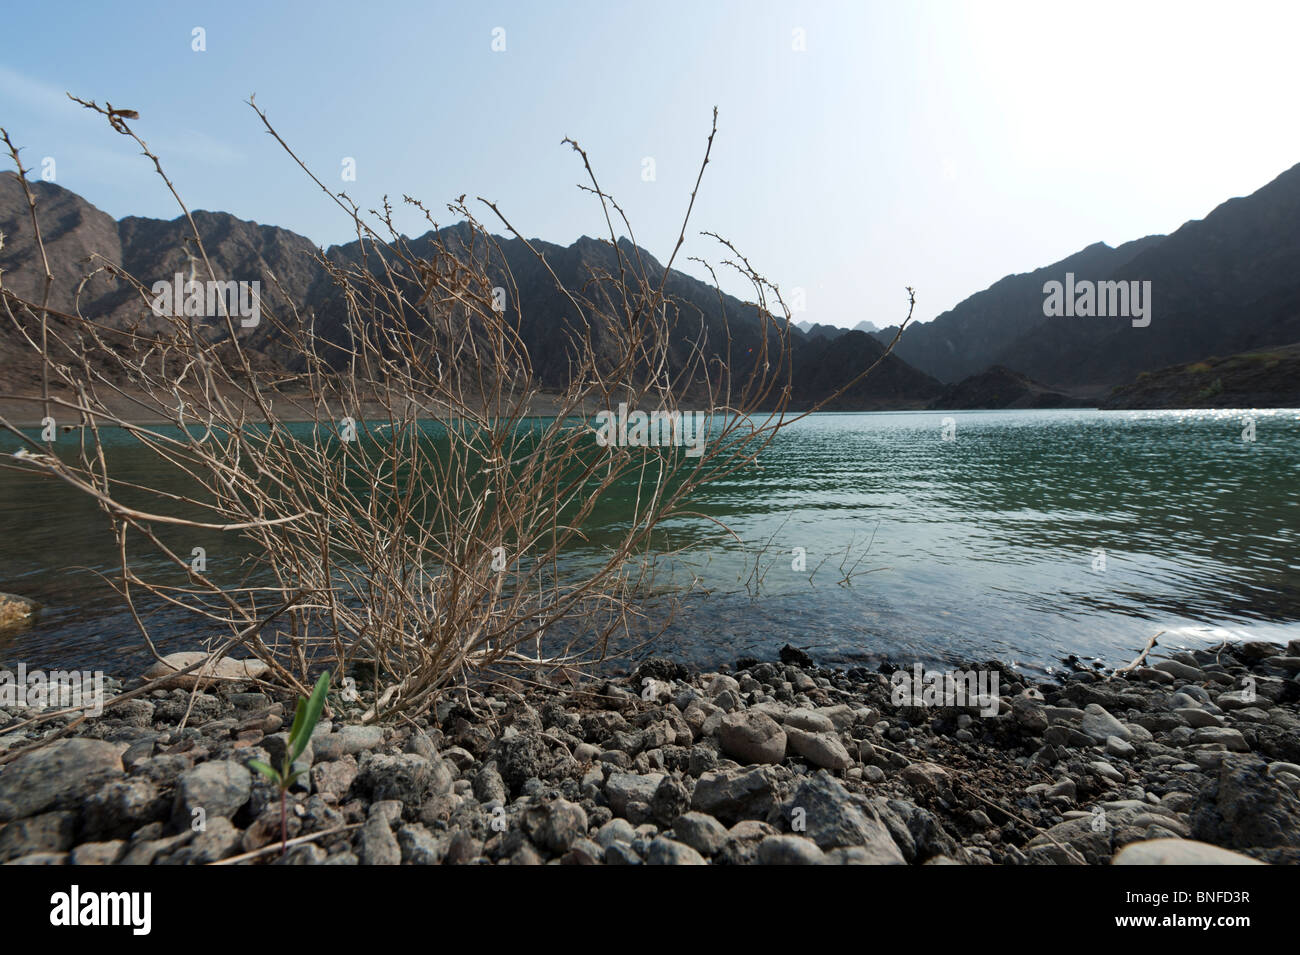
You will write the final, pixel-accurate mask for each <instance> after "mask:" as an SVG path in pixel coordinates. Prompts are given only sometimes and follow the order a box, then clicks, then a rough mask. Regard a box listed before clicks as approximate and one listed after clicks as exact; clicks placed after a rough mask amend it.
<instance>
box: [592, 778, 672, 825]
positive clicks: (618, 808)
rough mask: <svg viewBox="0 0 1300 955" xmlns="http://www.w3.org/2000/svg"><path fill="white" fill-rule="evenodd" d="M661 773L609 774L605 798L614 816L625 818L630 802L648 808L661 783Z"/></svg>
mask: <svg viewBox="0 0 1300 955" xmlns="http://www.w3.org/2000/svg"><path fill="white" fill-rule="evenodd" d="M663 778H664V776H663V773H649V774H647V775H645V776H640V775H637V774H635V773H610V774H609V779H607V780H605V798H606V799H608V800H609V805H610V808H611V809H613V810H614V814H615V815H616V816H626V815H627V807H628V803H630V802H639V803H644V804H645V805H646V806H649V804H650V801H651V800H652V799H653V798H654V794H655V790H656V789H658V788H659V783H661V782H662V781H663Z"/></svg>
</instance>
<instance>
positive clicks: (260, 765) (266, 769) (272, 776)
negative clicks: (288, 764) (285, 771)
mask: <svg viewBox="0 0 1300 955" xmlns="http://www.w3.org/2000/svg"><path fill="white" fill-rule="evenodd" d="M248 765H249V767H250V768H251V769H255V770H257V771H258V772H259V773H261V774H262V775H263V776H265V777H266V778H267V779H269V780H271V782H273V783H275V784H276V785H277V786H279V785H280V772H279V770H277V769H274V768H272V767H270V766H268V765H266V763H264V762H262V761H261V760H260V759H250V760H249V761H248Z"/></svg>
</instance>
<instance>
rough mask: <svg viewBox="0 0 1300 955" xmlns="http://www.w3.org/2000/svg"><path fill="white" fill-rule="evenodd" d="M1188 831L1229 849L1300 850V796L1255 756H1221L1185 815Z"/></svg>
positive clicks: (1201, 838) (1205, 840) (1199, 837)
mask: <svg viewBox="0 0 1300 955" xmlns="http://www.w3.org/2000/svg"><path fill="white" fill-rule="evenodd" d="M1190 822H1191V826H1192V834H1193V835H1194V836H1195V837H1196V838H1197V839H1200V840H1202V841H1204V842H1211V843H1213V844H1215V845H1218V846H1224V847H1225V848H1229V849H1248V848H1252V847H1259V848H1276V847H1288V848H1293V849H1300V798H1297V796H1296V795H1295V794H1294V793H1292V792H1291V791H1290V790H1289V789H1288V788H1287V787H1285V786H1283V785H1282V784H1280V783H1279V782H1278V781H1277V780H1275V779H1271V778H1270V777H1269V776H1268V773H1267V767H1266V764H1265V763H1264V761H1263V760H1262V759H1259V758H1258V757H1254V756H1233V755H1225V757H1224V759H1223V761H1222V763H1221V765H1220V768H1219V772H1218V776H1217V778H1215V779H1213V780H1212V781H1211V783H1210V784H1209V785H1208V786H1205V787H1203V788H1202V789H1201V790H1200V791H1199V792H1198V794H1197V802H1196V806H1195V808H1194V809H1193V810H1192V812H1191V813H1190Z"/></svg>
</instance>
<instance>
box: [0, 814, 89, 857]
mask: <svg viewBox="0 0 1300 955" xmlns="http://www.w3.org/2000/svg"><path fill="white" fill-rule="evenodd" d="M76 828H77V816H76V813H73V812H45V813H41V814H40V815H39V816H32V817H30V818H28V819H16V820H14V821H13V822H11V823H9V824H8V825H6V826H5V827H4V828H3V829H0V862H7V861H8V860H10V859H18V858H21V857H22V856H25V855H31V854H32V853H36V852H66V851H68V850H69V849H71V848H72V845H73V841H74V837H75V835H76Z"/></svg>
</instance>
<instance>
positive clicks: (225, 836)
mask: <svg viewBox="0 0 1300 955" xmlns="http://www.w3.org/2000/svg"><path fill="white" fill-rule="evenodd" d="M243 836H244V834H243V833H242V832H240V831H239V829H237V828H235V826H234V825H233V824H232V823H231V822H230V820H229V819H225V818H223V817H221V816H216V817H214V818H212V819H209V820H208V821H207V825H206V826H205V827H204V829H203V831H202V832H197V833H195V834H194V840H193V841H192V842H191V843H190V859H189V861H190V862H191V863H193V864H194V865H207V864H208V863H210V862H216V861H218V860H220V859H225V858H227V857H228V856H232V855H234V854H235V853H236V852H237V851H238V849H239V847H240V842H241V841H242V839H243Z"/></svg>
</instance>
